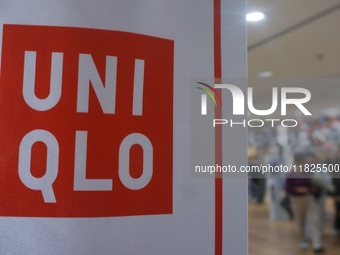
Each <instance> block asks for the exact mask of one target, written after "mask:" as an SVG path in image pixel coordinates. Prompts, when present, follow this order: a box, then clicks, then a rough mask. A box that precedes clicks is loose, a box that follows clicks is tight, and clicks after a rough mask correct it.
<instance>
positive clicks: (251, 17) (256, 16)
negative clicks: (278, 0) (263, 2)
mask: <svg viewBox="0 0 340 255" xmlns="http://www.w3.org/2000/svg"><path fill="white" fill-rule="evenodd" d="M265 18H266V15H265V14H264V13H263V12H250V13H248V14H247V16H246V19H247V21H248V22H256V21H261V20H264V19H265Z"/></svg>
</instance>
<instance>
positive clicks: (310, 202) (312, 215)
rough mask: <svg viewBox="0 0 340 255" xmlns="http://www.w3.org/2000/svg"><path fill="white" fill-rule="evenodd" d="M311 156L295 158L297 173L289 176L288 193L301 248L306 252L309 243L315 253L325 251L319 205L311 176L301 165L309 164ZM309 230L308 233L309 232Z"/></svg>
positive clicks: (298, 154)
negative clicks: (302, 169)
mask: <svg viewBox="0 0 340 255" xmlns="http://www.w3.org/2000/svg"><path fill="white" fill-rule="evenodd" d="M308 158H309V156H308V154H305V153H297V154H295V156H294V160H295V164H296V166H297V168H296V169H297V170H296V172H294V171H292V172H290V173H289V174H288V176H287V181H286V191H287V193H288V194H289V195H290V198H291V203H292V208H293V212H294V220H295V222H296V224H297V227H298V231H299V235H300V240H301V243H300V248H301V249H303V250H305V249H308V247H309V241H311V243H312V245H313V249H314V252H315V253H322V252H323V251H324V248H323V246H322V245H321V234H320V229H319V223H318V215H317V208H318V207H317V204H316V200H315V198H314V191H313V185H312V180H311V176H310V174H309V173H307V172H303V171H302V172H300V170H299V167H298V166H300V165H302V166H304V165H305V164H308V163H309V161H308V160H309V159H308ZM307 230H308V231H307Z"/></svg>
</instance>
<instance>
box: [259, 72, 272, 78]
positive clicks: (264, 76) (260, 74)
mask: <svg viewBox="0 0 340 255" xmlns="http://www.w3.org/2000/svg"><path fill="white" fill-rule="evenodd" d="M257 75H258V77H260V78H269V77H272V76H273V72H272V71H264V72H259V73H258V74H257Z"/></svg>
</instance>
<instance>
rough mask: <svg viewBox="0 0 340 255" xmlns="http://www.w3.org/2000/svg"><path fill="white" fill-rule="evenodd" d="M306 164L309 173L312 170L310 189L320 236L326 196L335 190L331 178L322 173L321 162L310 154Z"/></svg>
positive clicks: (327, 173)
mask: <svg viewBox="0 0 340 255" xmlns="http://www.w3.org/2000/svg"><path fill="white" fill-rule="evenodd" d="M306 163H307V164H309V165H310V166H311V171H312V169H313V172H312V176H311V177H312V187H313V192H314V197H315V201H316V205H317V217H318V223H319V231H320V234H321V235H322V234H323V230H324V222H325V215H326V199H327V194H328V193H333V192H334V191H335V188H334V185H333V183H332V176H331V175H330V174H329V172H328V171H324V169H322V162H320V160H319V159H318V158H317V157H316V156H315V155H314V154H312V153H308V154H307V156H306ZM326 165H327V164H326ZM312 166H313V167H312Z"/></svg>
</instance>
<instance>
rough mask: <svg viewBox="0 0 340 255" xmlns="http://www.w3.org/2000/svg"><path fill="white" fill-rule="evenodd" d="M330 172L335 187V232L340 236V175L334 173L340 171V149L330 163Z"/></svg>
mask: <svg viewBox="0 0 340 255" xmlns="http://www.w3.org/2000/svg"><path fill="white" fill-rule="evenodd" d="M328 164H329V166H328V169H329V172H331V173H332V180H333V185H334V192H333V195H334V204H335V217H334V230H335V234H337V235H340V173H339V172H338V171H334V170H336V169H339V166H340V149H339V148H338V149H337V151H336V153H335V157H334V158H332V159H330V160H329V162H328Z"/></svg>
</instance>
